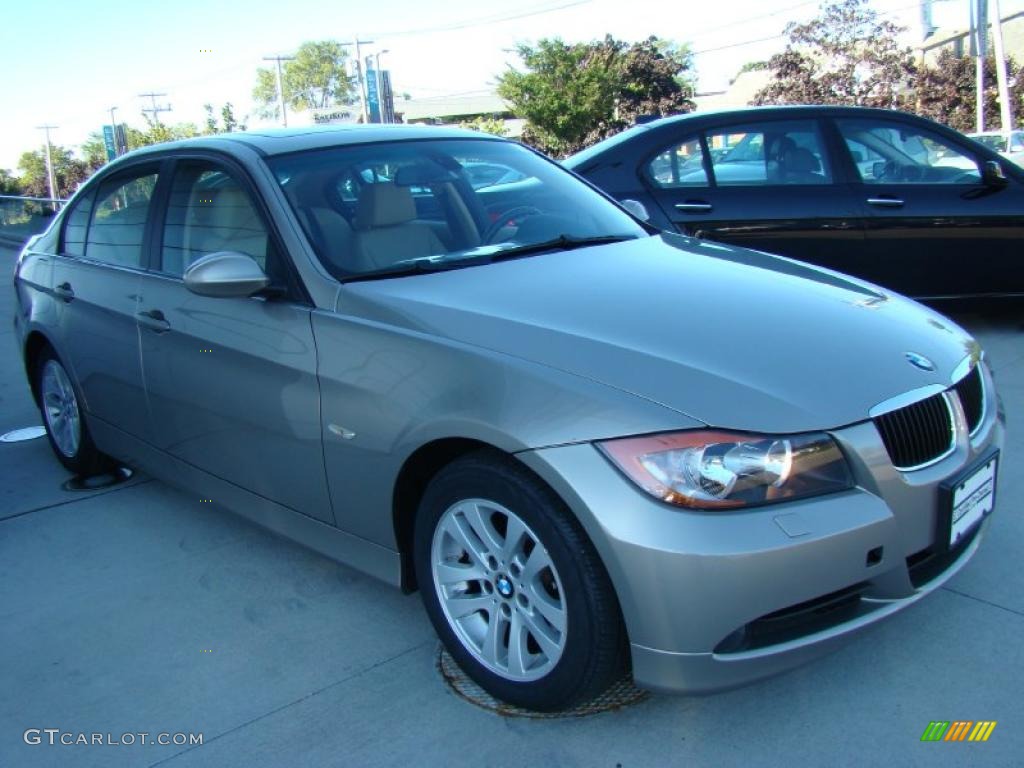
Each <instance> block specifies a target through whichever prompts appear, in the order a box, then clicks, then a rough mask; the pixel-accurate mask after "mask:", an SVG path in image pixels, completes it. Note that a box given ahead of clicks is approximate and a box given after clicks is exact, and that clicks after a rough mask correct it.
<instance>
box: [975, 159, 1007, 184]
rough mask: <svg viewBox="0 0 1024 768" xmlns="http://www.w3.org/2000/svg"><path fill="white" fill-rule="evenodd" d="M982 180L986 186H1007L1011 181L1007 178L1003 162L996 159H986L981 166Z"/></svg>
mask: <svg viewBox="0 0 1024 768" xmlns="http://www.w3.org/2000/svg"><path fill="white" fill-rule="evenodd" d="M981 181H982V183H983V184H984V185H985V186H986V187H1005V186H1006V185H1007V184H1009V183H1010V180H1009V179H1007V178H1006V172H1005V171H1004V170H1003V166H1002V163H998V162H996V161H995V160H986V161H985V164H984V165H982V167H981Z"/></svg>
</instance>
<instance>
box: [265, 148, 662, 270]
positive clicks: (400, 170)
mask: <svg viewBox="0 0 1024 768" xmlns="http://www.w3.org/2000/svg"><path fill="white" fill-rule="evenodd" d="M268 163H269V165H270V168H271V170H272V171H273V173H274V174H275V176H276V177H277V179H278V182H279V183H280V184H281V187H282V189H284V192H285V195H286V197H287V198H288V201H289V203H290V204H291V206H292V209H293V210H294V212H295V215H296V218H297V219H298V221H299V223H300V224H301V226H302V227H303V229H304V230H305V232H306V235H307V236H308V239H309V241H310V244H311V245H312V246H313V248H314V250H315V251H316V253H317V255H318V256H319V258H320V260H321V262H322V263H323V265H324V267H325V268H326V269H327V270H328V271H330V272H331V273H332V274H334V275H335V276H337V277H339V278H349V277H358V276H361V275H368V274H377V273H381V272H393V271H395V270H396V269H427V268H430V267H432V266H438V267H442V268H448V267H451V268H456V267H458V268H461V267H466V266H474V265H479V264H486V263H489V262H491V261H493V260H494V259H495V258H499V257H501V255H502V254H505V255H506V256H510V255H511V253H512V252H513V251H514V252H516V253H520V254H523V253H525V251H524V249H532V248H533V247H534V246H538V247H539V246H543V245H544V244H546V243H549V242H554V244H553V245H551V246H550V248H549V249H548V250H552V249H554V250H557V249H559V248H568V247H577V246H578V245H579V244H580V242H581V241H585V240H588V241H589V240H591V239H592V238H605V239H606V238H608V237H612V238H632V237H642V236H644V235H646V234H647V233H646V230H644V229H643V228H642V227H640V226H639V225H638V224H637V223H636V222H635V221H634V220H633V219H632V218H631V217H630V216H629V215H628V214H626V213H625V212H624V211H622V210H621V209H619V208H618V207H617V206H616V205H614V204H613V203H611V202H610V201H608V200H607V199H606V198H604V197H603V196H602V195H601V194H599V193H598V192H596V191H594V190H592V189H591V188H590V187H588V186H587V185H585V184H582V183H580V182H579V180H577V179H576V178H575V177H573V176H572V174H570V173H568V172H566V171H565V170H564V169H562V168H560V167H559V166H557V165H555V164H553V163H551V162H549V161H547V160H545V159H544V158H542V157H540V156H538V155H537V154H536V153H534V152H532V151H530V150H528V149H526V148H525V147H523V146H521V145H519V144H515V143H512V142H508V141H495V140H490V139H429V140H417V141H393V142H380V143H375V144H366V145H350V146H339V147H333V148H330V149H322V150H310V151H306V152H296V153H293V154H289V155H283V156H281V157H276V158H272V159H271V160H269V161H268ZM481 171H486V173H487V174H497V173H498V172H499V171H500V173H501V176H500V177H495V178H494V179H493V180H492V179H491V178H488V179H487V182H486V183H482V182H481V181H480V176H479V174H480V172H481ZM538 250H540V251H543V250H544V249H543V248H538ZM531 252H532V251H531Z"/></svg>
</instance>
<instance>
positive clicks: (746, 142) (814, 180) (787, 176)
mask: <svg viewBox="0 0 1024 768" xmlns="http://www.w3.org/2000/svg"><path fill="white" fill-rule="evenodd" d="M705 139H706V141H707V145H708V151H709V152H710V153H711V168H712V173H713V174H714V178H715V184H716V185H717V186H720V187H728V186H776V185H791V184H830V183H831V182H832V174H831V171H830V169H829V166H828V158H827V156H826V154H825V150H824V142H822V140H821V136H820V134H819V132H818V127H817V124H816V123H815V122H814V121H812V120H792V121H772V122H766V123H761V124H750V125H741V126H730V127H728V128H720V129H712V130H709V131H708V132H707V133H706V134H705Z"/></svg>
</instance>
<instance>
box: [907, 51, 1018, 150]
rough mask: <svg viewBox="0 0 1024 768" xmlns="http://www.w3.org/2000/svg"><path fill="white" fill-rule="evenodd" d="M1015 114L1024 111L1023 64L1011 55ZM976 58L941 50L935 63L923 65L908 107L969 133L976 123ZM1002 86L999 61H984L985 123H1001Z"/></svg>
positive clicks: (1011, 78)
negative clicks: (997, 67) (999, 88)
mask: <svg viewBox="0 0 1024 768" xmlns="http://www.w3.org/2000/svg"><path fill="white" fill-rule="evenodd" d="M1006 68H1007V74H1008V76H1009V80H1010V82H1011V83H1012V85H1011V86H1010V103H1011V104H1012V105H1013V114H1015V115H1021V114H1024V68H1022V67H1019V66H1017V64H1016V62H1015V61H1014V60H1013V59H1012V58H1010V59H1008V60H1007V62H1006ZM975 76H976V75H975V60H974V59H973V58H971V57H970V56H955V55H953V52H952V51H950V50H949V49H946V50H944V51H942V52H941V53H940V54H939V55H938V58H937V59H936V61H935V64H933V65H926V66H924V67H922V68H921V71H920V73H919V74H918V77H917V83H916V85H915V88H914V92H913V94H912V95H911V96H910V97H909V98H908V99H907V102H906V105H905V107H906V108H907V109H909V110H911V111H913V112H916V113H917V114H919V115H922V116H924V117H928V118H931V119H932V120H937V121H938V122H940V123H945V124H946V125H948V126H950V127H951V128H955V129H956V130H958V131H963V132H964V133H969V132H971V131H973V130H975V128H976V127H977V114H976V109H977V107H976V101H975V99H976V96H975V88H976V86H975ZM1000 119H1001V116H1000V114H999V90H998V88H997V87H996V62H995V59H994V58H989V59H988V60H987V61H986V62H985V125H986V126H987V127H989V128H992V127H997V126H999V121H1000Z"/></svg>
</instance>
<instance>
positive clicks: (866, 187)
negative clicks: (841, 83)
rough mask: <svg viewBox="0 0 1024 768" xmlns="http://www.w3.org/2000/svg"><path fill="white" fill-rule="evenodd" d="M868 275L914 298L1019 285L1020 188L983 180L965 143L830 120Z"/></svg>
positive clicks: (902, 127)
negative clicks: (867, 257)
mask: <svg viewBox="0 0 1024 768" xmlns="http://www.w3.org/2000/svg"><path fill="white" fill-rule="evenodd" d="M836 125H837V127H838V129H839V132H840V134H841V135H842V137H843V140H844V144H845V145H846V149H847V151H848V152H849V153H850V157H851V160H852V162H853V165H854V166H855V167H856V168H857V173H858V175H859V177H860V178H859V183H858V184H855V185H854V188H855V190H856V192H857V196H858V197H859V198H860V204H861V205H862V206H863V210H864V214H865V223H866V236H867V244H868V252H869V253H870V254H871V257H872V259H873V260H874V261H875V262H877V264H878V265H879V269H880V271H881V274H880V275H879V276H878V277H877V282H879V283H881V284H882V285H885V286H886V287H889V288H893V289H895V290H897V291H900V292H902V293H906V294H908V295H910V296H915V297H922V298H927V297H943V296H969V295H986V294H1000V293H1024V256H1022V253H1021V246H1020V243H1021V237H1022V236H1024V186H1022V185H1021V184H1020V182H1018V181H1016V180H1015V179H1009V180H1008V183H1007V184H1006V185H1005V186H988V185H986V184H984V183H983V182H982V176H981V167H980V162H981V159H980V158H979V157H978V156H977V155H976V154H975V153H974V150H973V149H971V148H970V147H968V146H967V145H966V144H964V145H962V144H959V143H957V142H954V141H953V140H951V139H949V138H947V137H945V136H941V135H939V134H938V133H937V132H932V131H930V130H928V129H926V128H923V127H920V126H917V125H916V124H913V123H910V122H904V121H902V120H898V119H895V118H877V117H867V118H856V119H854V118H849V119H846V118H844V119H839V120H836Z"/></svg>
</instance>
